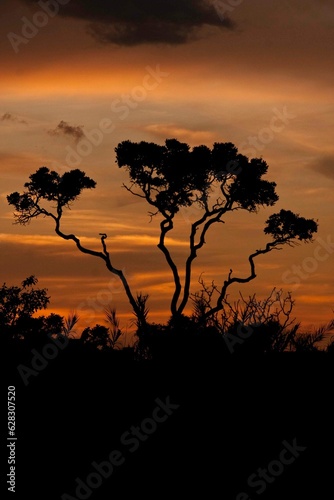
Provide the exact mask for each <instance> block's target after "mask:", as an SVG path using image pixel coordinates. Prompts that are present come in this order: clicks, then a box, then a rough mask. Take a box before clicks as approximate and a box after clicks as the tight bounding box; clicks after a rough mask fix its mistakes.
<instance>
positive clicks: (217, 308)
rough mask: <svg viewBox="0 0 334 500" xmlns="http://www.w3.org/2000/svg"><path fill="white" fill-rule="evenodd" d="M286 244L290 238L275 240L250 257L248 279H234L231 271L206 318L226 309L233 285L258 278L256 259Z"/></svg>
mask: <svg viewBox="0 0 334 500" xmlns="http://www.w3.org/2000/svg"><path fill="white" fill-rule="evenodd" d="M284 243H289V238H286V239H281V240H275V241H273V242H270V243H267V244H266V247H265V249H264V250H256V252H254V253H253V254H251V255H250V256H249V257H248V260H249V264H250V275H249V276H248V277H247V278H236V277H235V278H232V269H230V272H229V274H228V278H227V280H225V281H224V285H223V287H222V289H221V291H220V295H219V297H218V300H217V304H216V306H215V307H213V308H212V309H210V310H209V311H207V313H206V314H205V318H209V317H210V316H212V315H214V314H216V313H217V312H218V311H221V310H222V309H223V308H224V306H223V301H224V299H225V297H226V292H227V289H228V287H229V286H231V285H232V284H233V283H249V282H250V281H252V280H253V279H255V278H256V274H255V263H254V259H255V258H256V257H258V256H259V255H262V254H266V253H268V252H271V251H272V250H281V248H278V245H282V244H284Z"/></svg>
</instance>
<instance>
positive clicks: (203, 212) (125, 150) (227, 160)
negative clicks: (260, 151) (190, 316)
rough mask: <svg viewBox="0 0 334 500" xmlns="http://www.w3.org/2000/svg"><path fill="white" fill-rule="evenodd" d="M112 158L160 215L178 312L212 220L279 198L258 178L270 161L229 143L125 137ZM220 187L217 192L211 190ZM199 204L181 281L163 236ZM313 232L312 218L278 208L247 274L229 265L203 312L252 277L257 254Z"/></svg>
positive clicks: (135, 192) (133, 190)
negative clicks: (190, 143)
mask: <svg viewBox="0 0 334 500" xmlns="http://www.w3.org/2000/svg"><path fill="white" fill-rule="evenodd" d="M116 161H117V163H118V166H119V167H125V168H126V169H127V171H128V173H129V177H130V181H131V183H130V185H129V186H124V187H125V188H126V189H127V190H128V191H129V192H130V193H132V194H133V195H135V196H139V197H140V198H143V199H145V200H146V201H147V202H148V203H149V204H150V205H151V206H152V207H154V209H155V210H154V211H152V212H149V214H150V216H151V217H154V216H156V215H158V214H159V215H160V216H161V222H160V239H159V244H158V248H159V249H160V250H161V251H162V252H163V254H164V256H165V259H166V261H167V263H168V265H169V267H170V269H171V272H172V275H173V279H174V285H175V287H174V294H173V297H172V300H171V314H172V316H174V317H177V316H179V317H180V316H181V315H182V314H183V312H184V309H185V307H186V305H187V303H188V300H189V296H190V284H191V272H192V264H193V261H194V259H196V257H197V255H198V252H199V250H201V248H202V247H203V246H204V244H205V237H206V234H207V232H208V230H209V229H210V227H211V226H212V225H214V224H217V223H221V222H224V221H223V220H222V217H223V216H224V215H225V214H226V213H228V212H233V211H235V210H246V211H247V212H257V211H258V209H259V208H260V206H272V205H274V204H275V203H276V202H277V201H278V195H277V194H276V191H275V188H276V183H275V182H269V181H267V180H264V179H263V178H262V177H263V176H264V175H265V174H266V173H267V170H268V165H267V163H266V162H265V161H264V160H263V159H261V158H252V159H250V160H249V159H248V158H247V157H246V156H244V155H241V154H240V153H238V149H237V148H236V147H235V146H234V145H233V144H232V143H230V142H228V143H215V144H214V145H213V148H212V149H211V150H210V149H209V148H208V147H206V146H203V145H202V146H198V147H194V148H193V149H192V150H191V149H190V147H189V146H188V144H185V143H181V142H179V141H177V140H176V139H169V140H166V143H165V145H164V146H160V145H157V144H154V143H147V142H143V141H142V142H140V143H133V142H131V141H124V142H122V143H120V144H119V145H118V147H117V148H116ZM217 187H218V189H219V197H218V198H217V197H213V199H212V196H210V193H212V192H213V191H216V189H215V188H217ZM191 205H195V206H197V208H198V209H199V217H198V219H197V220H196V221H195V222H193V223H192V224H191V227H190V233H189V254H188V257H187V259H186V262H185V269H184V270H185V278H184V283H183V285H182V283H181V279H180V273H179V269H178V267H177V265H176V264H175V262H174V260H173V258H172V256H171V253H170V251H169V250H168V248H167V246H166V242H165V238H166V235H167V233H168V232H170V231H171V230H172V229H173V227H174V218H175V215H176V214H177V213H178V211H179V210H180V208H181V207H190V206H191ZM316 231H317V223H316V222H315V221H314V220H313V219H305V218H303V217H300V216H299V215H298V214H294V213H293V212H291V211H289V210H281V211H280V212H279V213H276V214H273V215H271V216H270V217H269V219H268V220H267V221H266V227H265V229H264V232H265V234H267V235H269V236H271V238H272V239H271V241H269V242H268V243H267V244H266V246H265V248H264V249H261V250H256V252H254V253H253V254H251V255H250V256H249V264H250V274H249V275H248V276H247V277H245V278H238V277H232V270H230V272H229V274H228V277H227V279H226V280H225V281H224V284H223V286H222V287H221V289H220V293H219V296H218V299H217V302H216V305H215V306H214V307H211V308H210V309H209V310H207V311H206V316H207V317H209V316H213V315H215V314H216V313H217V312H218V311H220V310H221V309H222V308H223V301H224V298H225V297H226V292H227V289H228V287H229V286H230V285H232V284H233V283H247V282H249V281H251V280H253V279H254V278H255V277H256V273H255V263H254V259H255V258H256V257H258V256H259V255H261V254H265V253H268V252H271V251H272V250H274V249H279V248H281V247H282V246H283V245H285V244H288V245H292V244H294V243H295V242H297V241H304V242H307V241H311V240H312V236H313V233H315V232H316Z"/></svg>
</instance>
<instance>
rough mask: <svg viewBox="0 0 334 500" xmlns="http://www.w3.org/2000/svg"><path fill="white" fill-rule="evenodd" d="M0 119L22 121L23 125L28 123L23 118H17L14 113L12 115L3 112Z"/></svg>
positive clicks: (3, 120)
mask: <svg viewBox="0 0 334 500" xmlns="http://www.w3.org/2000/svg"><path fill="white" fill-rule="evenodd" d="M0 120H1V121H2V122H5V121H9V122H17V123H23V124H24V125H28V124H27V122H26V121H25V120H21V118H18V117H17V116H15V115H12V114H11V113H4V114H3V115H2V116H1V118H0Z"/></svg>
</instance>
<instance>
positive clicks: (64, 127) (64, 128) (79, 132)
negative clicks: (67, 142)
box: [48, 120, 85, 142]
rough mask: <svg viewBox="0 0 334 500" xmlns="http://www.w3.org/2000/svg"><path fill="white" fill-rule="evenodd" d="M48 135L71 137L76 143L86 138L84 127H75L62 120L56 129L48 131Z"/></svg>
mask: <svg viewBox="0 0 334 500" xmlns="http://www.w3.org/2000/svg"><path fill="white" fill-rule="evenodd" d="M48 134H49V135H53V136H59V135H65V136H70V137H72V138H73V139H74V140H75V142H78V141H80V139H82V138H83V137H85V134H84V131H83V125H77V126H73V125H70V124H69V123H67V122H65V121H64V120H61V122H59V123H58V125H57V127H56V128H55V129H51V130H48Z"/></svg>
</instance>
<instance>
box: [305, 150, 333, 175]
mask: <svg viewBox="0 0 334 500" xmlns="http://www.w3.org/2000/svg"><path fill="white" fill-rule="evenodd" d="M309 168H311V170H313V171H314V172H317V173H319V174H322V175H324V176H325V177H328V178H329V179H333V180H334V155H324V156H320V157H319V158H317V159H316V160H314V161H313V162H312V163H311V164H310V165H309Z"/></svg>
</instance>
